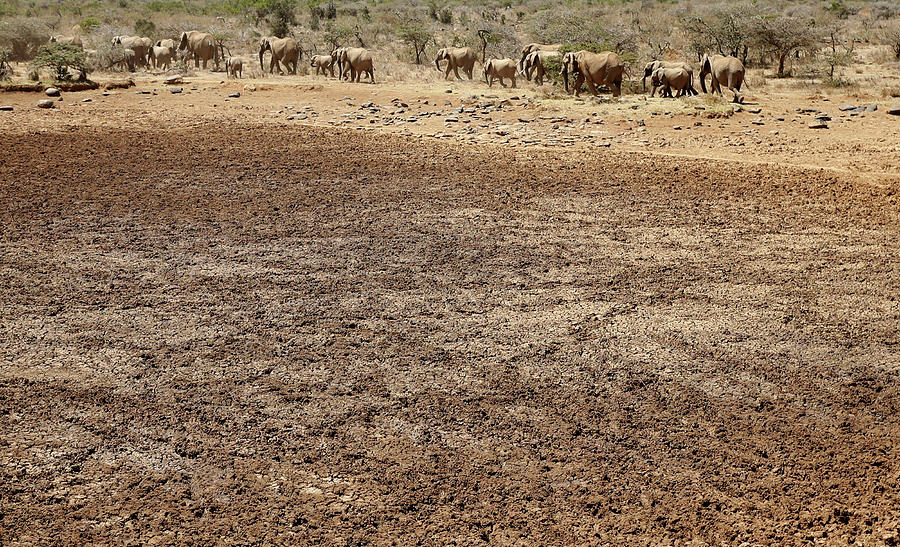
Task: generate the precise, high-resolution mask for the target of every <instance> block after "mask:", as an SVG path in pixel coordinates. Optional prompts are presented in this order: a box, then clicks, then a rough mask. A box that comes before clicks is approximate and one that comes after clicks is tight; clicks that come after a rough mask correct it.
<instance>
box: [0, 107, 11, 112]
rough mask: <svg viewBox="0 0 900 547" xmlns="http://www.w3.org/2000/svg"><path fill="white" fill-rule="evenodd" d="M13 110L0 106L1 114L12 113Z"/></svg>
mask: <svg viewBox="0 0 900 547" xmlns="http://www.w3.org/2000/svg"><path fill="white" fill-rule="evenodd" d="M12 109H13V107H11V106H0V112H12Z"/></svg>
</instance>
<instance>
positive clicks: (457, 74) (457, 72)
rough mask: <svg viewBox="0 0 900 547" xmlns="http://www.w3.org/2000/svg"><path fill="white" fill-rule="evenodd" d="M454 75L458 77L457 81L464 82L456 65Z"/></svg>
mask: <svg viewBox="0 0 900 547" xmlns="http://www.w3.org/2000/svg"><path fill="white" fill-rule="evenodd" d="M453 74H455V75H456V79H457V80H462V78H461V77H460V76H459V67H458V66H456V65H453Z"/></svg>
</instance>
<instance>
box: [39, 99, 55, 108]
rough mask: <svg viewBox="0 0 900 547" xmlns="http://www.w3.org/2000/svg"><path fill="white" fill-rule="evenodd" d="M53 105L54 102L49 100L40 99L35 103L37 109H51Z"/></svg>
mask: <svg viewBox="0 0 900 547" xmlns="http://www.w3.org/2000/svg"><path fill="white" fill-rule="evenodd" d="M53 103H54V101H51V100H50V99H41V100H40V101H38V102H37V105H38V108H53V106H54V104H53Z"/></svg>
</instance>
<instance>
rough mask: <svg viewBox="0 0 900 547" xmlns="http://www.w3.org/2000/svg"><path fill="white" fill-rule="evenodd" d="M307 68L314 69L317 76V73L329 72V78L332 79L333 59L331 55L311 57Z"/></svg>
mask: <svg viewBox="0 0 900 547" xmlns="http://www.w3.org/2000/svg"><path fill="white" fill-rule="evenodd" d="M309 66H312V67H315V68H316V74H317V75H318V74H319V72H321V73H322V74H325V73H326V72H330V73H331V77H332V78H334V58H332V57H331V55H313V57H312V59H310V61H309Z"/></svg>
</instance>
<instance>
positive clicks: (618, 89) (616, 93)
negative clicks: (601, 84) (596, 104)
mask: <svg viewBox="0 0 900 547" xmlns="http://www.w3.org/2000/svg"><path fill="white" fill-rule="evenodd" d="M609 88H610V89H612V94H613V97H621V96H622V80H614V81H613V83H611V84H610V86H609Z"/></svg>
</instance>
